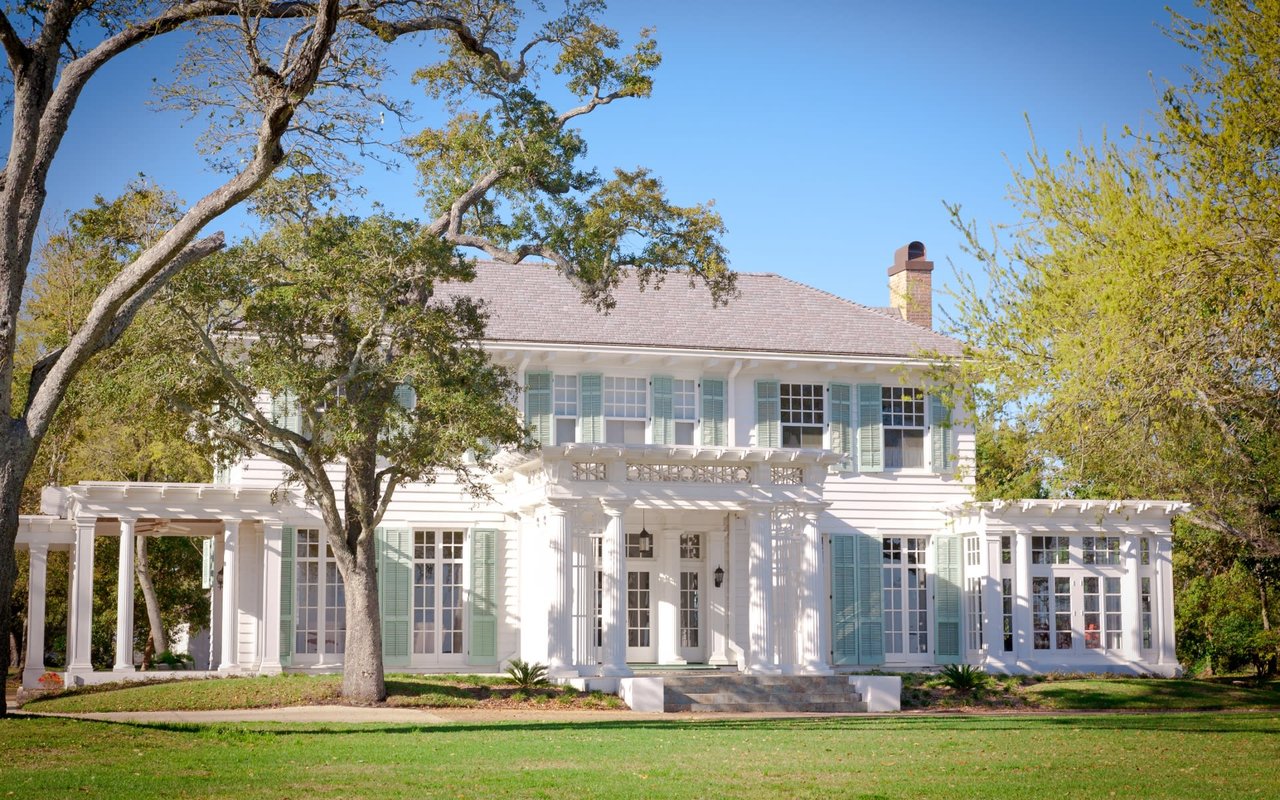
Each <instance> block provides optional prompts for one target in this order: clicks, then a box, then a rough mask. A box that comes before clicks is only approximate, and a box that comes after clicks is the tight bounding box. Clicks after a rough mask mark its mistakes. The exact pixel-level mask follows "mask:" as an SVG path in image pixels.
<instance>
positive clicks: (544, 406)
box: [524, 372, 555, 445]
mask: <svg viewBox="0 0 1280 800" xmlns="http://www.w3.org/2000/svg"><path fill="white" fill-rule="evenodd" d="M524 422H525V424H526V425H528V426H529V430H530V432H532V434H533V439H534V441H536V442H537V443H538V444H540V445H552V444H555V431H554V429H553V427H552V419H551V373H550V372H526V373H525V376H524Z"/></svg>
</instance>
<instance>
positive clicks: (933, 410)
mask: <svg viewBox="0 0 1280 800" xmlns="http://www.w3.org/2000/svg"><path fill="white" fill-rule="evenodd" d="M929 443H930V445H931V447H932V448H933V467H932V468H933V471H934V472H939V473H942V472H950V471H951V470H952V469H954V468H955V457H956V455H955V445H954V444H953V439H952V431H951V409H949V408H947V405H946V403H943V402H942V398H941V397H939V396H938V395H936V394H931V395H929Z"/></svg>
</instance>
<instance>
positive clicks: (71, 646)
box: [67, 517, 98, 683]
mask: <svg viewBox="0 0 1280 800" xmlns="http://www.w3.org/2000/svg"><path fill="white" fill-rule="evenodd" d="M97 526H98V519H97V517H87V518H80V519H77V520H76V545H75V549H74V550H73V551H72V553H71V614H70V618H69V623H70V624H69V627H70V628H71V631H70V634H71V635H70V636H69V637H68V640H67V650H68V651H69V652H68V654H67V674H68V676H71V677H74V676H75V675H77V674H84V673H88V672H93V663H92V662H91V661H90V652H91V647H92V645H91V642H92V636H91V634H92V630H93V542H94V531H95V529H96V528H97ZM68 682H69V683H70V681H68Z"/></svg>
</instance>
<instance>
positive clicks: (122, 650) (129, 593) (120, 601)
mask: <svg viewBox="0 0 1280 800" xmlns="http://www.w3.org/2000/svg"><path fill="white" fill-rule="evenodd" d="M137 525H138V520H137V519H135V518H131V517H121V518H120V563H119V564H118V565H117V566H118V573H117V576H116V664H115V667H114V668H113V669H112V672H135V671H136V670H135V668H134V666H133V542H134V530H135V529H136V528H137Z"/></svg>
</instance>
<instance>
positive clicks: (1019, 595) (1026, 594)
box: [1009, 531, 1043, 662]
mask: <svg viewBox="0 0 1280 800" xmlns="http://www.w3.org/2000/svg"><path fill="white" fill-rule="evenodd" d="M1009 544H1010V546H1011V548H1012V550H1013V554H1012V558H1013V597H1014V601H1013V655H1014V660H1015V661H1016V662H1025V661H1027V660H1028V659H1031V658H1032V657H1033V653H1034V650H1033V649H1032V646H1033V641H1032V639H1033V637H1034V636H1035V631H1034V630H1032V628H1031V538H1030V535H1029V534H1027V532H1026V531H1015V532H1013V533H1011V534H1009ZM1042 652H1043V651H1042Z"/></svg>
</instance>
